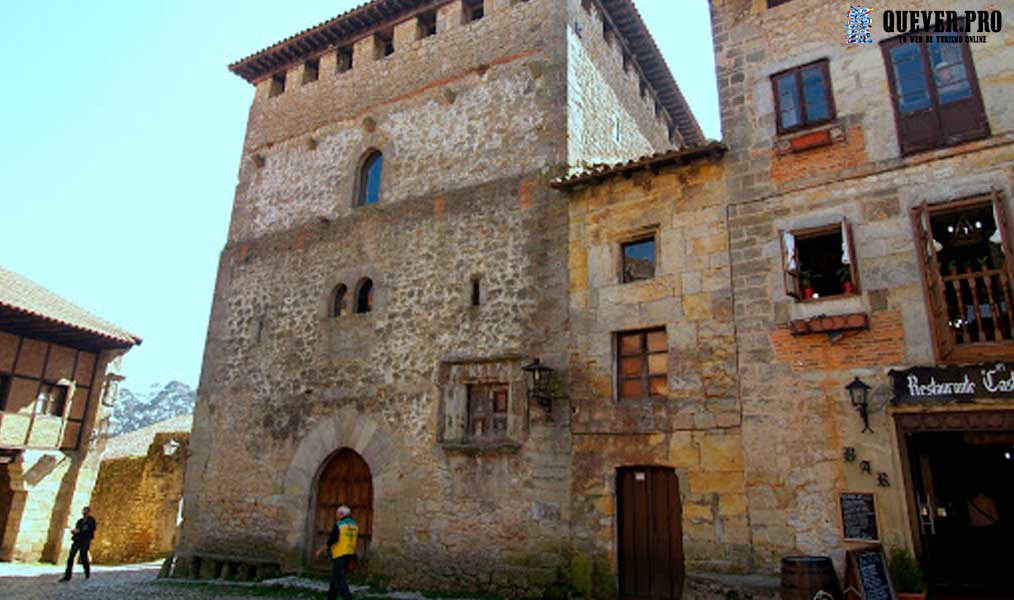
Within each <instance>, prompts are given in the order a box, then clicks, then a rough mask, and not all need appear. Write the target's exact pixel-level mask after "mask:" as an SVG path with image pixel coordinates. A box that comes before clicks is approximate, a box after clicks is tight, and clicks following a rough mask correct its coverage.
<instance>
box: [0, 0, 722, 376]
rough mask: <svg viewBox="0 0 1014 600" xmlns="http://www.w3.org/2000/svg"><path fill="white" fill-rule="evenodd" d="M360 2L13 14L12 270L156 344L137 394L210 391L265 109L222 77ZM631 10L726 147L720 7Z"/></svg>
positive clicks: (128, 4) (662, 3)
mask: <svg viewBox="0 0 1014 600" xmlns="http://www.w3.org/2000/svg"><path fill="white" fill-rule="evenodd" d="M360 2H361V0H337V1H336V0H330V1H323V0H293V1H292V2H277V0H273V1H267V0H244V1H243V2H239V1H236V0H215V1H214V2H208V1H207V0H174V1H167V0H145V1H143V2H137V1H127V0H119V1H113V0H93V1H91V2H79V1H71V0H56V1H53V2H49V3H47V4H46V6H45V9H42V8H40V6H39V5H38V4H37V3H32V2H18V1H15V2H8V3H6V4H5V6H4V18H3V19H2V20H0V52H2V55H3V56H6V57H7V63H6V66H5V69H4V72H3V76H2V84H0V85H2V87H0V89H2V92H3V93H2V94H0V123H3V133H2V137H0V181H2V182H3V188H2V191H0V226H2V231H3V233H2V235H0V264H3V265H4V266H6V267H7V268H10V269H13V270H15V271H17V272H19V273H22V274H24V275H26V276H28V277H30V278H31V279H34V280H35V281H37V282H39V283H41V284H42V285H45V286H46V287H48V288H50V289H52V290H53V291H55V292H57V293H59V294H61V295H63V296H65V297H67V298H69V299H70V300H72V301H74V302H76V303H77V304H79V305H81V306H84V307H85V308H88V309H89V310H92V311H93V312H95V313H97V314H98V315H100V316H102V317H105V318H106V319H109V320H111V321H113V322H115V323H117V324H118V325H121V326H123V327H126V328H127V329H129V330H130V331H132V332H133V333H135V334H137V335H140V336H141V337H143V338H144V343H143V345H141V346H140V347H139V348H135V349H134V350H132V351H131V352H130V354H129V355H128V356H127V359H126V375H127V377H128V382H127V383H128V386H130V387H134V388H146V387H148V386H149V385H151V384H152V383H155V382H164V381H168V380H170V379H179V380H181V381H184V382H186V383H189V384H191V385H196V383H197V378H198V375H199V373H200V366H201V358H202V353H203V350H204V337H205V332H206V330H207V324H208V314H209V311H210V309H211V297H212V292H213V288H214V283H215V272H216V268H217V263H218V254H219V252H220V251H221V249H222V246H223V245H224V244H225V236H226V230H227V228H228V223H229V212H230V210H231V208H232V198H233V191H234V187H235V184H236V174H237V171H238V167H239V160H240V153H241V149H242V143H243V132H244V127H245V122H246V115H247V110H248V108H249V105H250V101H251V99H252V97H253V88H252V87H251V86H250V85H249V84H247V83H246V82H244V81H243V80H241V79H239V78H238V77H235V76H233V75H232V74H230V73H229V72H228V71H227V70H226V65H227V64H228V63H230V62H232V61H233V60H235V59H238V58H241V57H243V56H246V55H247V54H250V53H252V52H255V51H257V50H259V49H261V48H263V47H265V46H268V45H270V44H272V43H274V42H275V41H277V40H280V39H282V38H284V37H287V36H289V35H291V34H293V33H296V32H298V31H300V30H302V29H305V28H306V27H309V26H311V25H314V24H316V23H319V22H321V21H324V20H327V19H329V18H331V17H333V16H335V15H337V14H338V13H341V12H343V11H345V10H347V9H349V8H352V7H353V6H356V5H358V4H359V3H360ZM636 4H637V6H638V8H639V9H640V11H641V13H642V15H643V16H644V19H645V21H646V22H647V23H648V27H649V28H650V29H651V31H652V33H653V34H654V36H655V39H656V41H657V42H658V45H659V48H660V49H661V51H662V53H663V54H664V55H665V58H666V60H667V61H668V63H669V66H670V68H671V69H672V70H673V73H674V75H675V76H676V80H677V82H679V84H680V87H681V88H682V90H683V93H684V95H685V96H686V97H687V99H688V101H689V102H690V104H691V107H692V108H693V110H694V112H695V114H696V115H697V118H698V120H699V121H700V122H701V126H702V127H703V129H704V132H705V134H706V135H707V136H708V137H711V138H718V137H720V132H719V125H718V100H717V94H716V91H715V82H714V61H713V59H712V54H711V34H710V24H709V20H708V3H707V1H706V0H680V2H678V3H677V2H673V1H672V0H636ZM676 6H679V8H678V9H677V8H676Z"/></svg>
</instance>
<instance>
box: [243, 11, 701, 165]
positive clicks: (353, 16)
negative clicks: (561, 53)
mask: <svg viewBox="0 0 1014 600" xmlns="http://www.w3.org/2000/svg"><path fill="white" fill-rule="evenodd" d="M599 1H600V2H601V4H602V7H603V8H604V9H605V11H606V14H607V16H608V17H609V20H610V21H612V23H613V24H614V25H615V27H616V29H617V31H618V32H619V34H620V36H621V37H622V38H623V39H624V40H625V43H626V45H627V47H628V48H629V49H630V51H631V52H632V53H633V54H634V59H635V60H636V62H637V64H638V65H639V66H640V68H641V71H642V72H643V73H644V76H645V78H646V79H647V80H648V83H649V84H650V85H651V87H652V88H653V89H654V90H655V93H656V94H657V95H658V100H659V102H660V103H661V104H662V106H663V107H664V108H665V110H666V112H667V113H669V116H671V117H672V118H673V120H674V121H675V123H674V124H675V125H676V129H677V130H679V132H680V135H681V136H682V137H683V142H684V143H685V144H687V145H698V144H703V143H704V142H705V138H704V134H703V133H702V131H701V127H700V125H699V124H698V123H697V119H695V118H694V115H693V112H691V110H690V106H689V105H688V104H687V101H686V99H685V98H684V97H683V93H682V92H681V91H680V88H679V86H678V85H676V80H675V79H673V76H672V72H671V71H670V70H669V66H668V65H667V64H666V62H665V58H663V57H662V53H661V52H659V50H658V46H657V45H656V44H655V40H654V39H653V38H652V37H651V33H650V32H649V31H648V27H647V26H646V25H645V24H644V20H643V19H642V18H641V14H640V13H639V12H638V11H637V7H635V6H634V3H633V2H632V0H599ZM446 3H447V0H373V1H372V2H367V3H365V4H361V5H359V6H357V7H356V8H353V9H351V10H348V11H345V12H344V13H342V14H340V15H338V16H337V17H335V18H333V19H330V20H328V21H325V22H323V23H319V24H317V25H314V26H313V27H310V28H307V29H304V30H303V31H301V32H299V33H297V34H295V35H292V36H290V37H287V38H285V39H284V40H282V41H280V42H278V43H276V44H274V45H272V46H269V47H267V48H265V49H263V50H261V51H259V52H255V53H253V54H251V55H249V56H247V57H246V58H242V59H240V60H238V61H236V62H234V63H232V64H231V65H229V70H230V71H232V72H233V73H235V74H236V75H238V76H240V77H242V78H243V79H246V80H247V81H249V82H251V83H254V82H257V81H259V80H261V79H263V78H264V77H265V76H267V75H269V74H272V73H276V72H278V71H280V70H282V69H286V68H288V67H290V66H292V65H294V64H297V63H298V62H299V61H301V60H305V59H307V58H310V57H312V56H315V55H319V54H320V53H322V52H324V51H326V50H328V49H330V48H334V47H337V46H342V45H347V44H349V43H351V42H354V41H355V40H357V39H359V38H362V37H363V36H364V35H366V34H368V33H369V32H371V31H374V30H375V29H377V28H378V27H380V26H381V25H386V24H390V23H396V22H398V21H400V20H403V19H405V18H407V17H409V16H411V15H413V14H415V13H416V12H418V11H420V10H424V9H428V8H431V7H436V6H440V5H442V4H446Z"/></svg>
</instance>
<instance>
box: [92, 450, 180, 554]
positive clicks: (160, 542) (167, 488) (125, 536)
mask: <svg viewBox="0 0 1014 600" xmlns="http://www.w3.org/2000/svg"><path fill="white" fill-rule="evenodd" d="M189 437H190V436H189V434H188V433H185V432H183V433H159V434H156V435H155V438H154V440H153V441H152V443H151V446H150V447H149V449H148V453H147V455H145V456H132V457H125V458H114V459H110V460H105V461H103V462H102V467H101V468H100V469H99V476H98V480H97V481H96V482H95V490H94V492H92V500H91V507H92V513H93V514H94V515H95V519H96V520H97V521H98V523H99V527H98V529H97V531H96V536H95V540H94V542H93V543H92V560H93V561H94V562H96V563H97V564H118V563H138V562H145V561H149V560H154V559H157V558H163V557H165V556H167V555H168V554H169V553H170V552H172V550H173V547H174V543H175V541H176V521H177V516H178V515H179V507H180V501H181V500H182V499H183V473H184V471H185V470H186V460H187V448H188V445H189V444H188V442H189ZM170 441H175V442H177V443H179V444H180V445H179V447H178V448H177V449H176V451H175V453H173V454H171V455H166V454H165V453H164V451H163V446H164V445H165V444H167V443H169V442H170Z"/></svg>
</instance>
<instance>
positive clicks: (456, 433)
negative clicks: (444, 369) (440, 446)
mask: <svg viewBox="0 0 1014 600" xmlns="http://www.w3.org/2000/svg"><path fill="white" fill-rule="evenodd" d="M467 423H468V386H465V385H455V384H451V385H448V386H446V387H445V388H444V436H443V439H444V441H447V442H460V441H461V440H463V439H464V438H465V430H466V429H465V428H466V426H467Z"/></svg>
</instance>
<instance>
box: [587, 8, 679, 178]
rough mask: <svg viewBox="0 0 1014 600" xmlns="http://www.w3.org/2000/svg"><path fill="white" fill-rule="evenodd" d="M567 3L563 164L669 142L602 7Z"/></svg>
mask: <svg viewBox="0 0 1014 600" xmlns="http://www.w3.org/2000/svg"><path fill="white" fill-rule="evenodd" d="M567 4H568V7H569V13H570V24H569V25H570V26H569V27H568V28H567V88H568V89H567V118H568V130H569V132H568V137H569V143H568V164H569V165H570V166H571V168H575V169H580V168H584V167H586V166H589V165H592V164H597V163H606V164H612V163H617V162H621V161H626V160H630V159H631V158H636V157H639V156H644V155H646V154H651V153H653V152H659V151H662V150H665V149H667V148H670V147H672V146H673V145H674V142H673V141H670V140H669V130H668V125H667V124H666V121H665V116H664V115H665V113H664V111H662V112H660V113H659V114H657V115H656V112H655V97H654V95H653V94H654V92H653V91H652V89H651V86H649V85H646V84H642V82H643V81H645V80H644V78H643V77H642V76H641V74H640V72H639V71H638V67H637V63H636V61H635V60H633V58H632V57H631V55H630V54H627V52H626V50H624V48H623V44H624V42H623V41H622V39H621V38H620V37H619V35H618V34H617V33H616V32H615V31H608V32H607V30H606V29H604V25H603V21H604V19H605V17H604V16H603V9H602V7H601V6H600V5H599V4H597V3H595V2H591V1H587V0H586V1H581V0H568V1H567ZM625 56H626V57H627V58H626V59H625V58H624V57H625ZM676 135H677V136H678V135H679V134H678V133H677V134H676ZM677 140H678V137H677Z"/></svg>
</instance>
